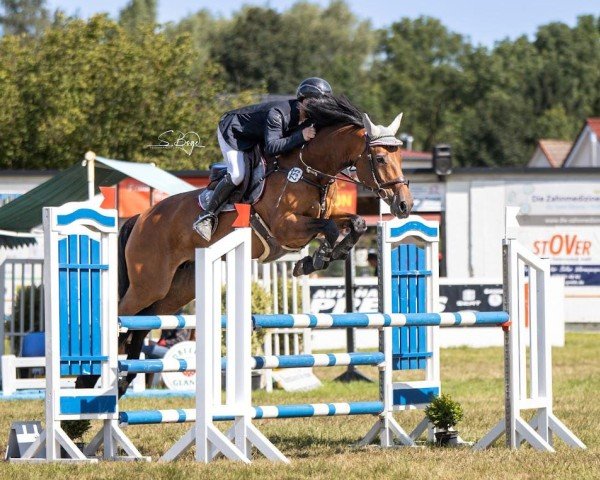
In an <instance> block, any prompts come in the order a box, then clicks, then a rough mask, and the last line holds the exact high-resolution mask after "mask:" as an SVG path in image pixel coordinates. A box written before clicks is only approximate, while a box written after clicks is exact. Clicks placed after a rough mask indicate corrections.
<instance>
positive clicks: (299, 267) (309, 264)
mask: <svg viewBox="0 0 600 480" xmlns="http://www.w3.org/2000/svg"><path fill="white" fill-rule="evenodd" d="M315 222H323V228H322V233H323V234H324V235H325V237H324V238H323V241H322V242H321V245H319V247H318V248H317V249H316V250H315V252H314V253H313V255H312V257H310V256H307V257H304V258H303V259H302V260H299V261H298V262H297V263H296V265H295V266H294V272H293V275H294V276H295V277H298V276H300V275H309V274H311V273H313V272H315V271H317V270H323V269H325V268H327V267H328V266H329V262H330V261H331V254H332V252H333V247H334V245H335V242H336V240H337V238H338V236H339V234H340V231H339V230H338V228H337V225H336V224H335V222H334V221H333V220H315Z"/></svg>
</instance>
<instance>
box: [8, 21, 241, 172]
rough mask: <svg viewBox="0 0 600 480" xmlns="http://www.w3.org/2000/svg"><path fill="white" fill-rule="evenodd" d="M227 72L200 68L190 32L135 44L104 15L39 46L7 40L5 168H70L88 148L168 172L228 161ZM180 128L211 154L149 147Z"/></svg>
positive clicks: (146, 32)
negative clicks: (224, 139)
mask: <svg viewBox="0 0 600 480" xmlns="http://www.w3.org/2000/svg"><path fill="white" fill-rule="evenodd" d="M223 90H224V84H223V82H222V79H221V73H220V69H219V67H218V66H216V65H215V64H214V63H210V62H207V63H206V64H205V65H204V66H203V68H202V69H201V70H200V71H198V69H197V68H195V62H194V50H193V47H192V44H191V41H190V38H189V36H179V37H177V38H176V39H175V40H171V39H170V38H168V37H167V35H165V34H164V33H155V32H154V31H153V27H150V26H149V27H146V29H143V30H142V34H141V35H137V36H136V37H135V39H134V38H133V37H132V36H130V35H129V34H128V33H127V32H126V31H125V30H124V29H123V28H122V27H120V26H119V25H118V24H116V23H115V22H113V21H111V20H109V19H108V18H107V17H105V16H95V17H92V18H91V19H90V20H89V21H82V20H72V21H69V22H67V24H66V25H65V26H64V27H63V28H56V29H48V30H47V31H46V32H45V33H44V34H43V35H42V36H41V37H40V38H39V39H38V40H37V41H36V44H35V48H31V47H30V46H28V45H25V44H23V42H20V41H19V39H18V38H17V37H14V36H5V37H3V38H2V39H0V104H2V109H0V168H64V167H67V166H70V165H72V164H73V163H74V162H75V161H78V160H80V159H81V157H82V155H83V154H84V153H85V152H86V151H87V150H94V151H95V152H97V153H98V154H99V155H102V156H106V157H110V158H118V159H124V160H134V161H154V162H156V163H157V164H158V165H159V166H161V167H165V168H179V169H183V168H206V167H207V166H208V164H210V163H212V162H214V161H215V160H216V159H218V158H219V157H220V152H219V150H218V147H217V145H216V140H215V138H214V137H215V133H214V132H215V128H216V125H217V123H218V120H219V117H220V115H221V113H222V111H223V110H225V109H227V108H229V107H231V106H232V105H233V104H235V102H236V98H235V97H234V98H228V99H222V98H221V97H220V94H221V92H222V91H223ZM169 129H173V130H180V131H182V132H188V131H193V132H197V133H198V135H199V137H200V140H201V143H202V144H203V145H205V148H197V149H195V150H193V152H192V153H191V155H187V154H186V153H185V152H184V151H183V150H181V149H152V148H146V147H147V146H148V145H150V144H156V143H158V141H157V136H158V135H159V134H161V133H162V132H164V131H166V130H169Z"/></svg>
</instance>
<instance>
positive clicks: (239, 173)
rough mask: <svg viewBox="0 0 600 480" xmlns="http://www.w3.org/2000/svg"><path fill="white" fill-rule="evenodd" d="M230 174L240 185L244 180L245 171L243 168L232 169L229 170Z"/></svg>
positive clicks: (232, 179)
mask: <svg viewBox="0 0 600 480" xmlns="http://www.w3.org/2000/svg"><path fill="white" fill-rule="evenodd" d="M229 176H230V177H231V181H232V182H233V184H234V185H239V184H240V183H242V181H243V180H244V171H243V169H236V170H233V169H232V171H231V172H229Z"/></svg>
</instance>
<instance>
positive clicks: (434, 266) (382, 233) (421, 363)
mask: <svg viewBox="0 0 600 480" xmlns="http://www.w3.org/2000/svg"><path fill="white" fill-rule="evenodd" d="M377 229H378V231H377V234H378V235H377V239H378V249H379V256H378V268H377V271H378V272H379V311H381V312H391V313H419V314H422V313H432V312H434V311H435V308H437V305H438V290H439V288H438V277H439V269H438V251H439V250H438V243H439V227H438V223H437V222H428V221H426V220H423V219H422V218H420V217H411V218H410V219H409V220H408V221H402V222H379V224H378V226H377ZM455 318H456V317H454V318H453V319H455ZM438 329H439V327H438V326H436V325H434V324H433V323H430V324H429V325H422V326H419V325H414V326H406V327H393V328H387V329H383V330H381V331H380V334H379V343H380V347H379V348H380V350H382V351H384V352H385V351H387V352H391V359H389V360H390V361H389V362H388V363H387V364H386V368H384V369H381V370H380V373H379V375H380V379H379V383H380V385H384V386H391V388H385V387H384V388H381V389H380V394H381V401H382V402H383V403H384V405H385V407H386V408H385V410H384V412H385V413H384V414H382V415H381V416H380V418H379V421H378V422H377V423H376V424H375V425H374V426H373V428H372V429H371V431H370V432H369V433H368V434H367V435H366V436H365V438H364V439H363V440H362V441H361V442H360V444H361V445H366V444H369V443H372V442H373V441H375V439H376V438H377V435H379V437H380V443H381V446H392V445H394V438H395V439H397V440H398V441H399V442H400V443H401V444H403V445H406V446H414V445H415V441H416V440H417V439H418V438H419V437H420V436H421V434H422V433H423V432H424V431H425V430H426V429H428V440H430V441H433V433H434V430H433V426H431V425H430V424H429V422H428V420H427V418H424V419H423V420H422V421H421V422H420V423H419V424H418V425H417V426H416V428H415V429H414V430H413V431H412V432H410V433H407V432H406V431H404V429H403V428H402V427H400V425H399V424H398V423H397V422H396V421H395V420H394V418H393V416H392V412H393V411H399V410H412V409H423V408H425V407H426V406H427V405H428V404H429V403H430V402H431V398H432V397H433V396H438V395H439V394H440V390H441V380H440V354H439V344H438V341H437V331H438ZM409 370H422V371H424V375H425V378H424V379H423V380H420V381H410V382H408V381H405V382H396V383H392V373H393V371H409ZM428 427H429V428H428Z"/></svg>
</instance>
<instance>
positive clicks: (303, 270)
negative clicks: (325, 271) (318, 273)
mask: <svg viewBox="0 0 600 480" xmlns="http://www.w3.org/2000/svg"><path fill="white" fill-rule="evenodd" d="M314 271H315V268H314V267H313V264H312V257H304V258H303V259H302V260H298V261H297V262H296V265H294V271H293V273H292V274H293V275H294V277H299V276H301V275H308V274H309V273H312V272H314Z"/></svg>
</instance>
